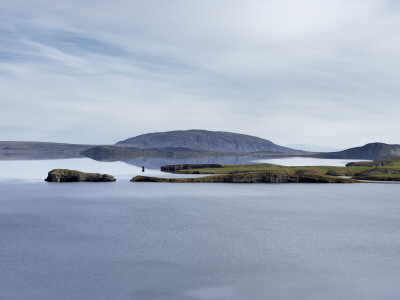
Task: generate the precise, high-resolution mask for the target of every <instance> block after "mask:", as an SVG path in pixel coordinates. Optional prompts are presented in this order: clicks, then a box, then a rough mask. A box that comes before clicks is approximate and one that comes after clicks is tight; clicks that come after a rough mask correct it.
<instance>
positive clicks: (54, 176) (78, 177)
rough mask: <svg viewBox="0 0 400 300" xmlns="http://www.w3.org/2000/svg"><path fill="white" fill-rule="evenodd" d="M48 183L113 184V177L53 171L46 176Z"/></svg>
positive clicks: (60, 170) (63, 170) (69, 171)
mask: <svg viewBox="0 0 400 300" xmlns="http://www.w3.org/2000/svg"><path fill="white" fill-rule="evenodd" d="M45 181H48V182H113V181H116V179H115V178H114V176H111V175H108V174H100V173H84V172H80V171H76V170H68V169H54V170H52V171H50V172H49V173H48V175H47V178H46V179H45Z"/></svg>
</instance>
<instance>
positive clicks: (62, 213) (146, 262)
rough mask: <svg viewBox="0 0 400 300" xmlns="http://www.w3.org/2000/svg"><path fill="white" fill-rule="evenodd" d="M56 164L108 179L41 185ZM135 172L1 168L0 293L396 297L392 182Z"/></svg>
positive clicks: (399, 281)
mask: <svg viewBox="0 0 400 300" xmlns="http://www.w3.org/2000/svg"><path fill="white" fill-rule="evenodd" d="M53 168H71V169H78V170H83V171H93V172H102V173H103V172H105V173H109V174H112V175H115V176H116V177H117V179H118V181H117V182H115V183H64V184H60V183H47V182H44V181H43V179H44V178H45V177H46V175H47V172H48V171H49V170H51V169H53ZM159 173H160V172H159V171H158V170H156V169H154V170H153V169H149V170H146V173H145V174H146V175H149V174H152V175H158V174H159ZM138 174H141V169H140V168H139V167H138V166H135V165H130V164H127V163H123V162H117V163H100V162H95V161H91V160H86V159H83V160H79V159H73V160H59V161H24V162H21V161H13V162H9V161H8V162H5V161H2V162H0V299H15V300H21V299H68V300H70V299H345V300H346V299H349V300H350V299H366V300H369V299H371V300H372V299H377V300H378V299H389V300H391V299H393V300H395V299H399V298H400V230H399V229H400V198H399V195H400V185H399V184H373V183H362V184H199V183H197V184H172V183H131V182H129V180H128V179H130V178H131V177H132V176H135V175H138Z"/></svg>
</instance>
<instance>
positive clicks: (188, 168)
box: [131, 158, 400, 183]
mask: <svg viewBox="0 0 400 300" xmlns="http://www.w3.org/2000/svg"><path fill="white" fill-rule="evenodd" d="M161 170H162V171H164V172H170V173H175V174H204V175H209V176H204V177H198V178H158V177H147V176H136V177H134V178H132V180H131V181H135V182H226V183H291V182H301V183H354V182H362V181H366V180H367V181H400V158H399V159H387V160H375V161H372V162H354V163H349V164H347V165H346V166H345V167H333V166H301V167H297V166H296V167H287V166H281V165H274V164H246V165H218V164H213V165H199V164H196V165H190V164H184V165H168V166H163V167H161Z"/></svg>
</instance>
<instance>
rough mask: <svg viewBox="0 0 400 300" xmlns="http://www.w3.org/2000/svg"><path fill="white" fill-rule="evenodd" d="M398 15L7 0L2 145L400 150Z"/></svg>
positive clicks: (388, 8)
mask: <svg viewBox="0 0 400 300" xmlns="http://www.w3.org/2000/svg"><path fill="white" fill-rule="evenodd" d="M393 4H394V3H393V2H391V1H382V0H362V1H361V0H351V1H344V0H337V1H328V0H322V1H321V0H318V1H317V0H305V1H301V2H299V1H291V0H280V1H277V0H270V1H261V0H252V1H246V2H244V1H238V0H237V1H232V0H231V1H227V0H223V1H182V0H171V1H157V0H147V1H139V0H135V1H125V0H118V1H114V2H112V3H111V2H109V1H95V2H94V1H77V0H76V1H72V0H71V1H62V2H60V1H49V0H37V1H15V0H13V1H11V0H4V1H2V2H1V4H0V12H1V13H0V17H1V18H0V20H3V21H0V23H1V25H2V26H1V28H2V30H1V31H0V42H1V43H0V88H1V90H2V97H1V98H0V105H1V106H2V110H1V119H0V126H1V128H3V130H0V140H7V139H8V140H10V139H19V140H31V139H33V138H36V137H37V138H44V139H46V140H54V141H66V142H77V143H79V142H81V143H84V142H91V143H113V142H116V141H118V140H120V139H125V138H128V137H130V136H134V135H137V134H141V133H146V132H151V131H163V130H173V129H189V128H204V129H209V130H225V131H234V132H241V133H248V134H253V135H258V136H260V137H263V138H267V139H271V140H272V141H274V142H277V143H281V144H289V143H314V144H319V145H321V144H325V145H327V146H332V147H345V146H355V145H358V144H361V143H365V142H368V141H383V142H389V143H400V141H399V140H398V137H397V133H396V132H395V130H393V129H392V128H398V126H399V125H400V124H399V121H398V118H397V116H398V113H399V112H400V104H399V103H398V96H399V93H400V87H399V86H398V82H399V80H400V73H399V70H400V52H399V51H398V49H399V48H400V34H399V29H398V28H400V26H399V25H400V16H399V14H400V7H399V6H397V5H393ZM48 124H52V126H49V125H48ZM60 132H62V135H60V134H59V133H60Z"/></svg>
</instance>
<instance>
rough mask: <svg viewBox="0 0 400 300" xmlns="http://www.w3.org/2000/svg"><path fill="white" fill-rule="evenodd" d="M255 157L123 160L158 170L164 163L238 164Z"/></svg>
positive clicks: (247, 161) (137, 165)
mask: <svg viewBox="0 0 400 300" xmlns="http://www.w3.org/2000/svg"><path fill="white" fill-rule="evenodd" d="M255 158H256V157H254V156H190V157H137V158H132V159H129V160H125V161H124V162H125V163H127V164H129V165H133V166H136V167H142V166H145V167H146V168H148V169H156V170H159V169H160V168H161V167H162V166H165V165H178V164H223V165H239V164H250V163H256V162H253V161H254V160H255Z"/></svg>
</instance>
